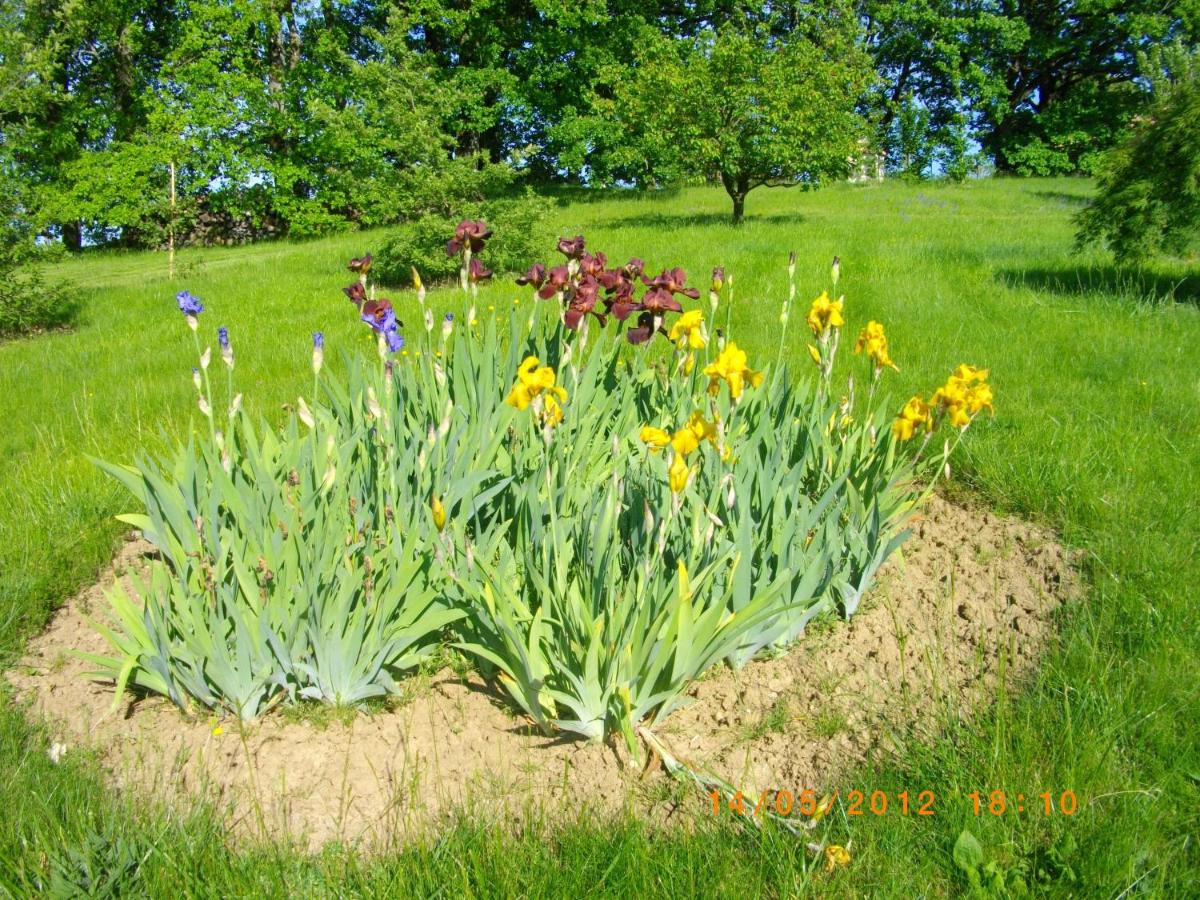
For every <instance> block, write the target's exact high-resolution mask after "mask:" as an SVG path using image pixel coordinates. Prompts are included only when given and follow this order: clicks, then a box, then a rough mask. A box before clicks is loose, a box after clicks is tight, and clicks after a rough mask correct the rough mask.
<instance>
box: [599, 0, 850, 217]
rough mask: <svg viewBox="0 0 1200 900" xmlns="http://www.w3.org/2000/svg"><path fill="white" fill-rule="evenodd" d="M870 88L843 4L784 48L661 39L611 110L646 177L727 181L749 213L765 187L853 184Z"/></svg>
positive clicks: (736, 206) (741, 41)
mask: <svg viewBox="0 0 1200 900" xmlns="http://www.w3.org/2000/svg"><path fill="white" fill-rule="evenodd" d="M871 78H872V70H871V66H870V61H869V59H868V58H867V56H866V55H865V54H864V53H863V52H862V51H861V49H860V47H859V42H858V34H857V22H856V21H855V19H854V17H853V16H851V15H849V14H848V9H847V8H846V7H844V6H841V5H840V4H837V3H830V4H823V5H822V7H821V10H820V12H819V13H814V15H813V16H812V17H811V18H809V19H808V20H807V21H805V22H804V23H803V25H802V26H799V25H798V26H797V27H796V28H795V29H793V30H792V32H791V33H790V35H789V36H788V37H787V38H786V39H784V38H777V37H773V36H771V35H770V34H769V33H764V30H763V29H756V30H754V31H750V30H743V29H742V28H739V27H735V26H727V27H725V28H722V29H720V30H719V31H716V32H711V31H710V32H702V33H701V34H700V35H699V36H698V37H697V38H696V39H694V40H687V41H681V40H676V41H669V40H666V39H664V40H661V41H659V42H657V43H655V44H654V45H652V46H651V47H650V48H648V49H647V50H646V51H645V52H644V53H643V54H642V56H641V58H640V59H639V65H638V68H637V71H636V73H635V74H634V75H633V77H632V78H630V79H629V80H628V81H626V82H624V83H623V84H621V85H620V86H619V88H618V91H617V93H616V96H615V97H614V99H613V100H612V101H611V103H610V104H609V110H610V112H611V115H612V119H613V121H614V122H616V123H617V124H618V126H619V127H621V128H622V129H623V130H624V132H625V133H626V134H627V135H628V140H629V142H630V143H629V146H628V147H627V148H626V149H625V153H626V154H629V153H630V152H637V153H638V154H640V157H641V159H642V161H643V167H644V170H645V171H647V172H654V171H676V172H679V173H681V174H685V175H688V174H699V175H705V176H708V177H710V178H713V179H714V180H718V181H719V182H720V183H721V184H722V185H723V186H724V188H725V190H726V192H727V193H728V194H729V197H730V199H731V200H732V202H733V222H734V223H735V224H737V223H740V222H741V221H742V218H743V216H744V215H745V204H746V196H747V194H749V193H750V192H751V191H752V190H754V189H755V188H759V187H763V186H776V187H795V186H808V187H812V186H815V185H817V184H819V183H820V182H822V181H823V180H826V179H828V178H834V177H842V176H844V175H845V174H846V173H847V172H848V170H849V167H850V165H851V161H852V158H853V157H854V156H855V155H856V154H857V153H859V152H861V150H862V143H861V142H862V139H863V138H864V137H865V134H866V129H865V122H864V121H863V119H862V118H861V117H860V116H859V115H858V113H857V112H856V104H857V102H858V100H859V98H860V97H862V96H863V94H864V92H865V90H866V88H867V86H868V85H869V84H870V81H871Z"/></svg>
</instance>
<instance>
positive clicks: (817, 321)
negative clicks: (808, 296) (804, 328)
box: [808, 291, 846, 337]
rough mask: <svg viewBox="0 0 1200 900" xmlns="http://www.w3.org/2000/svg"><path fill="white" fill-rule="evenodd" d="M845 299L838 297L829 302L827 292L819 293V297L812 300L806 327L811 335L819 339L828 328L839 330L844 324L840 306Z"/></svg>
mask: <svg viewBox="0 0 1200 900" xmlns="http://www.w3.org/2000/svg"><path fill="white" fill-rule="evenodd" d="M845 299H846V298H845V297H838V298H837V299H836V300H830V299H829V292H828V291H821V296H819V297H817V298H816V299H815V300H813V302H812V306H811V307H809V310H808V327H809V328H810V329H812V333H813V334H815V335H817V337H820V336H821V335H822V334H824V333H825V332H826V331H828V330H829V329H830V328H841V327H842V326H843V325H845V324H846V320H845V319H843V318H842V304H843V303H844V302H845Z"/></svg>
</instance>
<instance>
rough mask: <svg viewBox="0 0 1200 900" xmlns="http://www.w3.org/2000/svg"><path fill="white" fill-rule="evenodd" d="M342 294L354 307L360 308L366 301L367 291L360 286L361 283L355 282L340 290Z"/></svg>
mask: <svg viewBox="0 0 1200 900" xmlns="http://www.w3.org/2000/svg"><path fill="white" fill-rule="evenodd" d="M342 293H343V294H345V295H346V296H347V297H349V298H350V301H351V302H352V303H353V304H354V305H355V306H362V305H363V302H364V301H365V300H366V299H367V289H366V288H365V287H363V286H362V282H361V281H356V282H354V284H352V285H350V286H349V287H344V288H342Z"/></svg>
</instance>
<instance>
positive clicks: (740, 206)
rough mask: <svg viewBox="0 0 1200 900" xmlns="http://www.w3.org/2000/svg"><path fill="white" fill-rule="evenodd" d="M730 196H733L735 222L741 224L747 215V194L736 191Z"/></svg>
mask: <svg viewBox="0 0 1200 900" xmlns="http://www.w3.org/2000/svg"><path fill="white" fill-rule="evenodd" d="M729 196H731V197H732V198H733V224H734V225H741V224H742V219H744V218H745V216H746V195H745V194H743V193H740V192H736V193H732V194H730V195H729Z"/></svg>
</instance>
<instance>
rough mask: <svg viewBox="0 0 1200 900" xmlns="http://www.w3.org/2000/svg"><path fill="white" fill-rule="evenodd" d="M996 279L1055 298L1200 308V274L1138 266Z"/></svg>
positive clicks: (1004, 273)
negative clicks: (1098, 297) (1109, 299)
mask: <svg viewBox="0 0 1200 900" xmlns="http://www.w3.org/2000/svg"><path fill="white" fill-rule="evenodd" d="M996 277H997V278H999V279H1000V280H1001V281H1003V282H1004V283H1005V284H1007V285H1009V286H1012V287H1025V288H1031V289H1033V290H1038V291H1049V292H1051V293H1055V294H1074V295H1078V296H1093V295H1098V294H1100V295H1105V296H1109V297H1120V298H1123V299H1128V300H1136V301H1139V302H1143V303H1190V304H1192V305H1195V306H1200V274H1190V275H1168V274H1166V273H1164V272H1156V271H1153V270H1150V269H1145V268H1141V267H1137V266H1129V267H1123V266H1117V265H1113V264H1104V265H1076V266H1063V267H1061V268H1050V267H1041V268H1032V269H1001V270H999V271H998V272H997V273H996Z"/></svg>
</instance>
